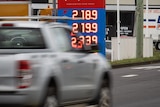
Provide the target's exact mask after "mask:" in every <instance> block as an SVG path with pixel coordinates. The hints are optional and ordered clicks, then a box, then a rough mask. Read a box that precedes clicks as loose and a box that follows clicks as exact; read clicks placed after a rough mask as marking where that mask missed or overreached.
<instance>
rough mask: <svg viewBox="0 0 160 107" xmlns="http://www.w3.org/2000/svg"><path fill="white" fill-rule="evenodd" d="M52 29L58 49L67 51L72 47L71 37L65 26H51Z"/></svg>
mask: <svg viewBox="0 0 160 107" xmlns="http://www.w3.org/2000/svg"><path fill="white" fill-rule="evenodd" d="M50 31H51V33H52V38H53V40H54V42H55V43H54V44H55V45H56V47H58V48H57V49H58V50H57V51H59V52H65V51H70V50H71V49H72V47H71V45H70V38H69V36H68V34H67V32H66V30H65V29H64V28H61V27H57V28H51V29H50Z"/></svg>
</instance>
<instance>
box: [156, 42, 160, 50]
mask: <svg viewBox="0 0 160 107" xmlns="http://www.w3.org/2000/svg"><path fill="white" fill-rule="evenodd" d="M155 48H156V50H160V42H157V43H156V46H155Z"/></svg>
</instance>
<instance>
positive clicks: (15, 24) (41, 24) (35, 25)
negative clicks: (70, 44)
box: [0, 21, 71, 28]
mask: <svg viewBox="0 0 160 107" xmlns="http://www.w3.org/2000/svg"><path fill="white" fill-rule="evenodd" d="M3 24H13V27H25V28H26V27H29V28H41V27H44V25H49V26H64V27H68V28H69V27H71V26H69V25H68V24H66V23H61V22H46V21H1V22H0V27H3Z"/></svg>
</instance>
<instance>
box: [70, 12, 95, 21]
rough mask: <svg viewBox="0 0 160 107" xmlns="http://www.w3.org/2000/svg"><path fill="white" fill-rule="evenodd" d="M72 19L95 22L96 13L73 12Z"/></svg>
mask: <svg viewBox="0 0 160 107" xmlns="http://www.w3.org/2000/svg"><path fill="white" fill-rule="evenodd" d="M72 18H73V19H76V18H82V19H84V20H97V18H98V12H97V10H73V11H72Z"/></svg>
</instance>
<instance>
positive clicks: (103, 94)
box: [88, 79, 111, 107]
mask: <svg viewBox="0 0 160 107" xmlns="http://www.w3.org/2000/svg"><path fill="white" fill-rule="evenodd" d="M88 105H89V106H91V105H96V107H111V91H110V88H109V86H108V84H107V80H106V79H104V80H103V82H102V85H101V88H100V90H99V94H98V96H97V98H96V99H94V100H93V101H91V102H89V104H88Z"/></svg>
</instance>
